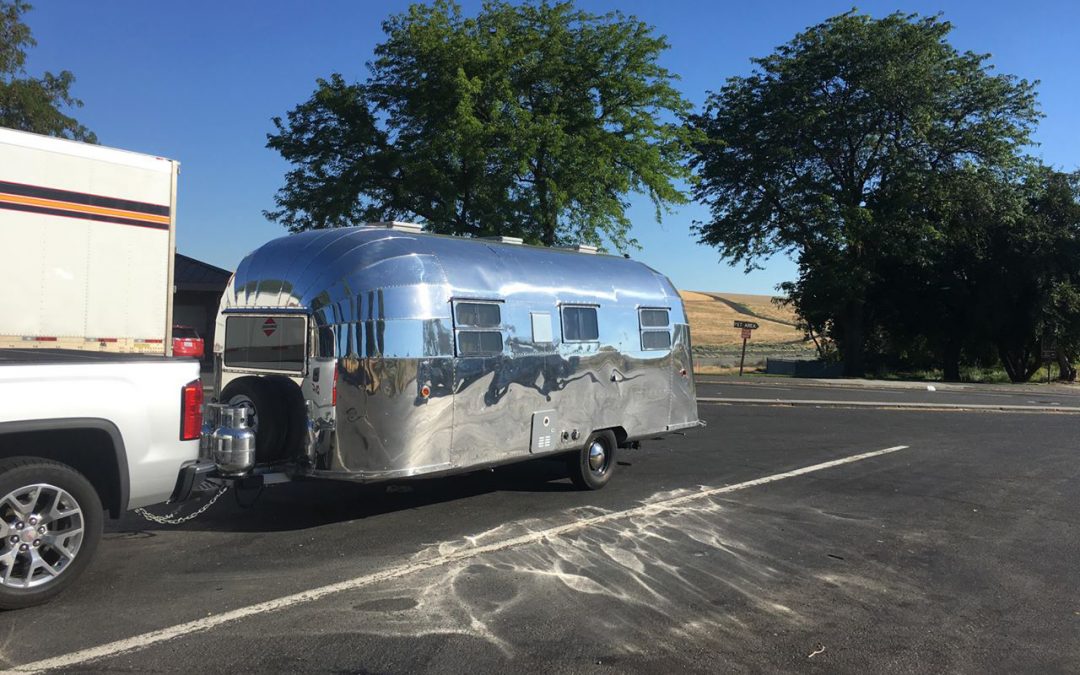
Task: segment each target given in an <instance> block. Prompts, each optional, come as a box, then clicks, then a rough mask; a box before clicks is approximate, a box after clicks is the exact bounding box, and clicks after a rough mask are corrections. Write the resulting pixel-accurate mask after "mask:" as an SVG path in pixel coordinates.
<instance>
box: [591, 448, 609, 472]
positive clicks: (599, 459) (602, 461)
mask: <svg viewBox="0 0 1080 675" xmlns="http://www.w3.org/2000/svg"><path fill="white" fill-rule="evenodd" d="M607 464H608V463H607V449H606V448H605V447H604V444H603V442H601V441H600V440H595V441H593V442H592V444H591V445H590V446H589V471H592V472H593V473H594V474H596V475H597V476H602V475H604V472H605V471H607Z"/></svg>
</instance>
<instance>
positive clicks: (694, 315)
mask: <svg viewBox="0 0 1080 675" xmlns="http://www.w3.org/2000/svg"><path fill="white" fill-rule="evenodd" d="M679 294H680V295H681V296H682V299H683V304H685V305H686V314H687V316H688V317H689V319H690V335H691V337H692V339H693V341H694V344H697V345H702V346H704V345H727V344H737V343H741V342H742V337H741V336H740V331H739V329H738V328H735V327H734V325H733V323H734V321H735V320H742V321H753V322H755V323H757V324H758V325H759V326H760V328H758V329H757V330H755V331H754V333H753V336H752V337H751V341H753V342H763V343H770V344H776V343H785V342H802V341H803V334H802V331H800V330H798V329H797V328H795V313H794V312H793V311H792V310H791V309H790V308H788V307H778V306H776V305H775V304H773V302H772V297H771V296H768V295H747V294H740V293H711V292H708V293H705V292H699V291H679Z"/></svg>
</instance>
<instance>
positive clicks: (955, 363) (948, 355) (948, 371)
mask: <svg viewBox="0 0 1080 675" xmlns="http://www.w3.org/2000/svg"><path fill="white" fill-rule="evenodd" d="M943 358H944V363H943V364H942V366H943V367H942V370H943V371H944V373H943V374H944V376H945V381H946V382H959V381H960V345H959V343H957V342H956V341H955V340H952V339H950V340H948V341H947V342H946V343H945V353H944V355H943Z"/></svg>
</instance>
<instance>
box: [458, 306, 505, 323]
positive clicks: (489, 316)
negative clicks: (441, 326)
mask: <svg viewBox="0 0 1080 675" xmlns="http://www.w3.org/2000/svg"><path fill="white" fill-rule="evenodd" d="M456 312H457V314H456V317H455V320H456V322H457V325H458V326H459V327H464V326H470V327H473V328H498V326H499V324H500V323H502V319H501V317H500V316H499V306H498V305H497V304H495V303H493V302H459V303H458V304H457V309H456Z"/></svg>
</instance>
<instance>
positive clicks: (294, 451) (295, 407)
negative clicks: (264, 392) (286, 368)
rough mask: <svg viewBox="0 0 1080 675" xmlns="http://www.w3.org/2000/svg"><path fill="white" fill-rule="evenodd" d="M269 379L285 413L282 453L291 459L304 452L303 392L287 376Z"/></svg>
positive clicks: (305, 437) (305, 424) (305, 417)
mask: <svg viewBox="0 0 1080 675" xmlns="http://www.w3.org/2000/svg"><path fill="white" fill-rule="evenodd" d="M270 381H271V382H273V384H274V386H275V387H276V388H277V391H278V393H277V395H278V396H279V398H280V401H281V405H282V408H283V410H284V415H285V417H284V418H283V419H284V420H285V445H284V447H283V449H282V455H283V458H285V459H292V458H295V457H298V456H300V455H301V454H302V453H303V452H304V444H305V441H306V440H307V407H306V406H305V405H304V394H303V393H302V392H301V391H300V387H298V386H296V383H295V382H293V381H292V380H290V379H288V378H287V377H278V378H274V379H272V380H270Z"/></svg>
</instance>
